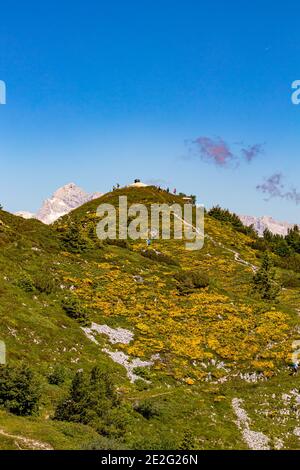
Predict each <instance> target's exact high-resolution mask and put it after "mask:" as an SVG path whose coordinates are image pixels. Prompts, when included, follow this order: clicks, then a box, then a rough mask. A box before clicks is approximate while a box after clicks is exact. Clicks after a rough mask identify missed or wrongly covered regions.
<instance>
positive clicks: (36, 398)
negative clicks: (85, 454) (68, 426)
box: [0, 364, 132, 437]
mask: <svg viewBox="0 0 300 470" xmlns="http://www.w3.org/2000/svg"><path fill="white" fill-rule="evenodd" d="M65 378H66V374H65V370H64V369H62V367H58V366H56V367H55V368H54V369H52V370H51V372H50V374H49V375H48V383H50V384H52V385H57V386H59V385H61V384H63V383H64V381H65ZM41 396H42V380H41V378H39V377H38V376H37V374H36V373H34V372H33V370H32V369H31V368H30V367H27V366H24V364H20V365H15V366H7V365H3V366H1V367H0V406H2V407H3V408H5V409H7V410H8V411H9V412H11V413H14V414H16V415H19V416H30V415H34V414H37V413H38V411H39V404H40V399H41ZM131 411H132V408H131V409H129V408H127V407H126V406H125V405H124V404H123V403H122V402H121V400H120V398H119V396H118V395H117V393H116V390H115V387H114V384H113V382H112V380H111V376H110V375H109V374H108V373H106V372H104V371H102V370H101V369H100V368H99V367H97V366H96V367H94V368H93V369H92V370H91V371H90V372H89V373H86V372H83V371H78V372H77V373H76V374H75V376H74V378H73V380H72V383H71V385H70V387H69V391H68V393H67V395H66V396H65V397H64V398H63V399H62V400H61V402H60V403H58V405H57V407H56V410H55V414H54V417H53V419H56V420H60V421H71V422H75V423H82V424H88V425H90V426H92V427H93V428H94V429H95V430H96V431H98V432H99V433H100V434H103V435H109V436H114V437H118V436H119V435H120V434H121V433H122V432H123V430H124V427H125V426H126V424H127V422H128V419H129V418H130V412H131Z"/></svg>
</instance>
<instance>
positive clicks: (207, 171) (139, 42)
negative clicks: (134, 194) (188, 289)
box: [0, 0, 300, 222]
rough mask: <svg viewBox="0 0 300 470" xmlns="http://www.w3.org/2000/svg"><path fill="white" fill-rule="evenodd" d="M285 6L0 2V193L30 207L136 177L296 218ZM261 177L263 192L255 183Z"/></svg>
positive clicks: (208, 200) (294, 21) (290, 27)
mask: <svg viewBox="0 0 300 470" xmlns="http://www.w3.org/2000/svg"><path fill="white" fill-rule="evenodd" d="M299 13H300V7H299V3H298V2H296V1H288V0H287V1H285V2H284V3H282V2H277V4H275V3H274V2H271V1H264V0H261V1H258V0H253V1H251V2H250V1H247V2H246V1H241V0H240V1H237V0H236V1H233V0H227V1H225V0H223V1H220V0H216V1H214V2H209V1H199V0H198V1H196V0H194V1H192V0H186V1H184V2H183V1H174V0H173V1H169V0H164V1H163V2H155V1H152V2H150V1H144V0H139V1H135V0H131V1H128V2H124V1H121V0H118V1H113V0H112V1H110V2H104V1H99V0H98V1H96V0H85V1H82V0H77V1H76V0H74V1H68V0H61V1H57V0H51V2H50V1H48V0H45V1H44V2H40V1H38V0H36V1H33V0H28V1H26V2H22V3H21V2H19V1H15V0H12V1H10V2H5V3H3V5H1V20H2V21H1V27H0V79H1V80H4V81H5V82H6V86H7V104H6V105H5V106H0V159H1V173H0V202H1V203H2V204H3V206H4V207H5V208H6V209H7V210H10V211H16V210H21V209H22V210H30V211H35V210H36V209H37V208H38V207H39V205H40V203H41V201H42V200H43V199H44V198H45V197H47V196H48V195H50V194H51V193H52V192H53V191H54V190H55V189H56V188H57V187H58V186H61V185H63V184H65V183H68V182H71V181H74V182H76V183H77V184H79V185H80V186H82V187H83V188H85V189H86V190H88V191H91V192H92V191H107V190H109V189H110V188H111V186H112V185H113V184H114V183H115V182H119V183H121V184H127V183H128V182H130V181H131V180H133V179H134V178H141V179H143V180H146V181H149V180H151V181H157V182H161V184H166V185H169V186H170V187H171V188H173V187H176V188H177V190H182V191H185V192H187V193H194V194H197V196H198V201H199V202H203V203H204V204H205V205H206V206H211V205H212V204H216V203H219V204H220V205H222V206H224V207H229V208H230V209H232V210H234V211H236V212H239V213H244V214H253V215H263V214H267V215H272V216H274V217H275V218H277V219H281V220H289V221H291V222H300V221H299V207H300V206H299V205H297V204H296V202H299V201H298V200H297V198H294V197H290V196H289V194H291V189H292V188H294V189H295V191H296V194H298V189H299V191H300V184H299V186H298V179H299V178H298V175H299V170H300V161H299V158H298V155H299V149H300V132H299V126H300V105H299V106H295V105H293V104H292V103H291V93H292V91H291V83H292V82H293V81H294V80H296V79H300V42H299V21H298V18H299ZM197 139H202V140H201V141H200V142H203V139H209V140H208V141H209V142H210V143H211V144H212V145H210V146H209V147H207V145H206V146H204V147H203V145H199V140H197ZM205 142H207V141H205ZM220 142H222V145H223V146H224V148H225V149H227V150H228V151H229V153H230V155H231V156H232V157H233V158H232V161H231V159H230V161H229V162H228V164H227V163H226V164H220V163H219V162H218V161H217V160H216V159H215V158H214V155H213V152H214V151H215V150H216V145H215V144H216V143H218V144H220ZM255 145H260V149H261V151H259V152H258V153H257V155H255V157H254V158H253V159H252V160H251V161H250V162H247V161H246V159H245V158H243V157H242V155H243V152H242V151H243V149H249V148H251V147H252V146H255ZM219 146H220V145H217V147H218V148H219ZM274 174H280V175H281V176H280V185H281V184H282V185H283V187H281V186H280V189H278V188H275V191H274V190H273V189H274V188H273V189H272V187H271V188H270V184H269V185H268V184H267V185H266V186H265V188H267V189H266V190H267V191H269V196H270V197H269V196H268V195H267V194H266V193H263V192H262V191H261V190H258V189H257V185H262V184H263V183H264V181H265V180H264V179H268V178H270V177H271V176H272V175H274ZM294 194H295V193H294ZM266 197H267V198H268V199H269V200H268V201H266V200H265V199H266Z"/></svg>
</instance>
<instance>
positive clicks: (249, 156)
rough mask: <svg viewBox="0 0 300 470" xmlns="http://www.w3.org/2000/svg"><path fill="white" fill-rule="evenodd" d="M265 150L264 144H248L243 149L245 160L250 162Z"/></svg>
mask: <svg viewBox="0 0 300 470" xmlns="http://www.w3.org/2000/svg"><path fill="white" fill-rule="evenodd" d="M263 151H264V146H263V144H254V145H248V147H245V148H242V149H241V154H242V156H243V157H244V158H245V160H246V161H247V162H248V163H250V162H252V160H253V159H254V158H256V157H257V156H258V155H260V154H262V153H263Z"/></svg>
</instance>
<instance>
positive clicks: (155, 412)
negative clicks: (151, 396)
mask: <svg viewBox="0 0 300 470" xmlns="http://www.w3.org/2000/svg"><path fill="white" fill-rule="evenodd" d="M134 409H135V411H137V412H138V413H139V414H141V415H142V416H143V417H144V418H145V419H151V418H154V417H155V416H159V409H158V407H157V405H156V404H155V403H153V401H150V400H143V401H141V402H140V403H138V404H136V405H135V407H134Z"/></svg>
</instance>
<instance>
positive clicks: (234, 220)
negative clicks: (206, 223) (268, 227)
mask: <svg viewBox="0 0 300 470" xmlns="http://www.w3.org/2000/svg"><path fill="white" fill-rule="evenodd" d="M208 215H209V216H211V217H213V218H214V219H217V220H220V221H221V222H228V223H229V224H230V225H232V227H233V228H234V229H235V230H237V231H238V232H241V233H245V234H246V235H250V236H251V237H253V238H256V237H257V234H256V232H255V230H254V229H253V226H252V225H250V227H246V226H245V225H244V224H243V223H242V221H241V219H240V218H239V216H238V215H236V214H234V213H233V212H230V211H229V210H228V209H222V208H221V207H220V206H214V207H212V208H211V209H210V210H209V211H208Z"/></svg>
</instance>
